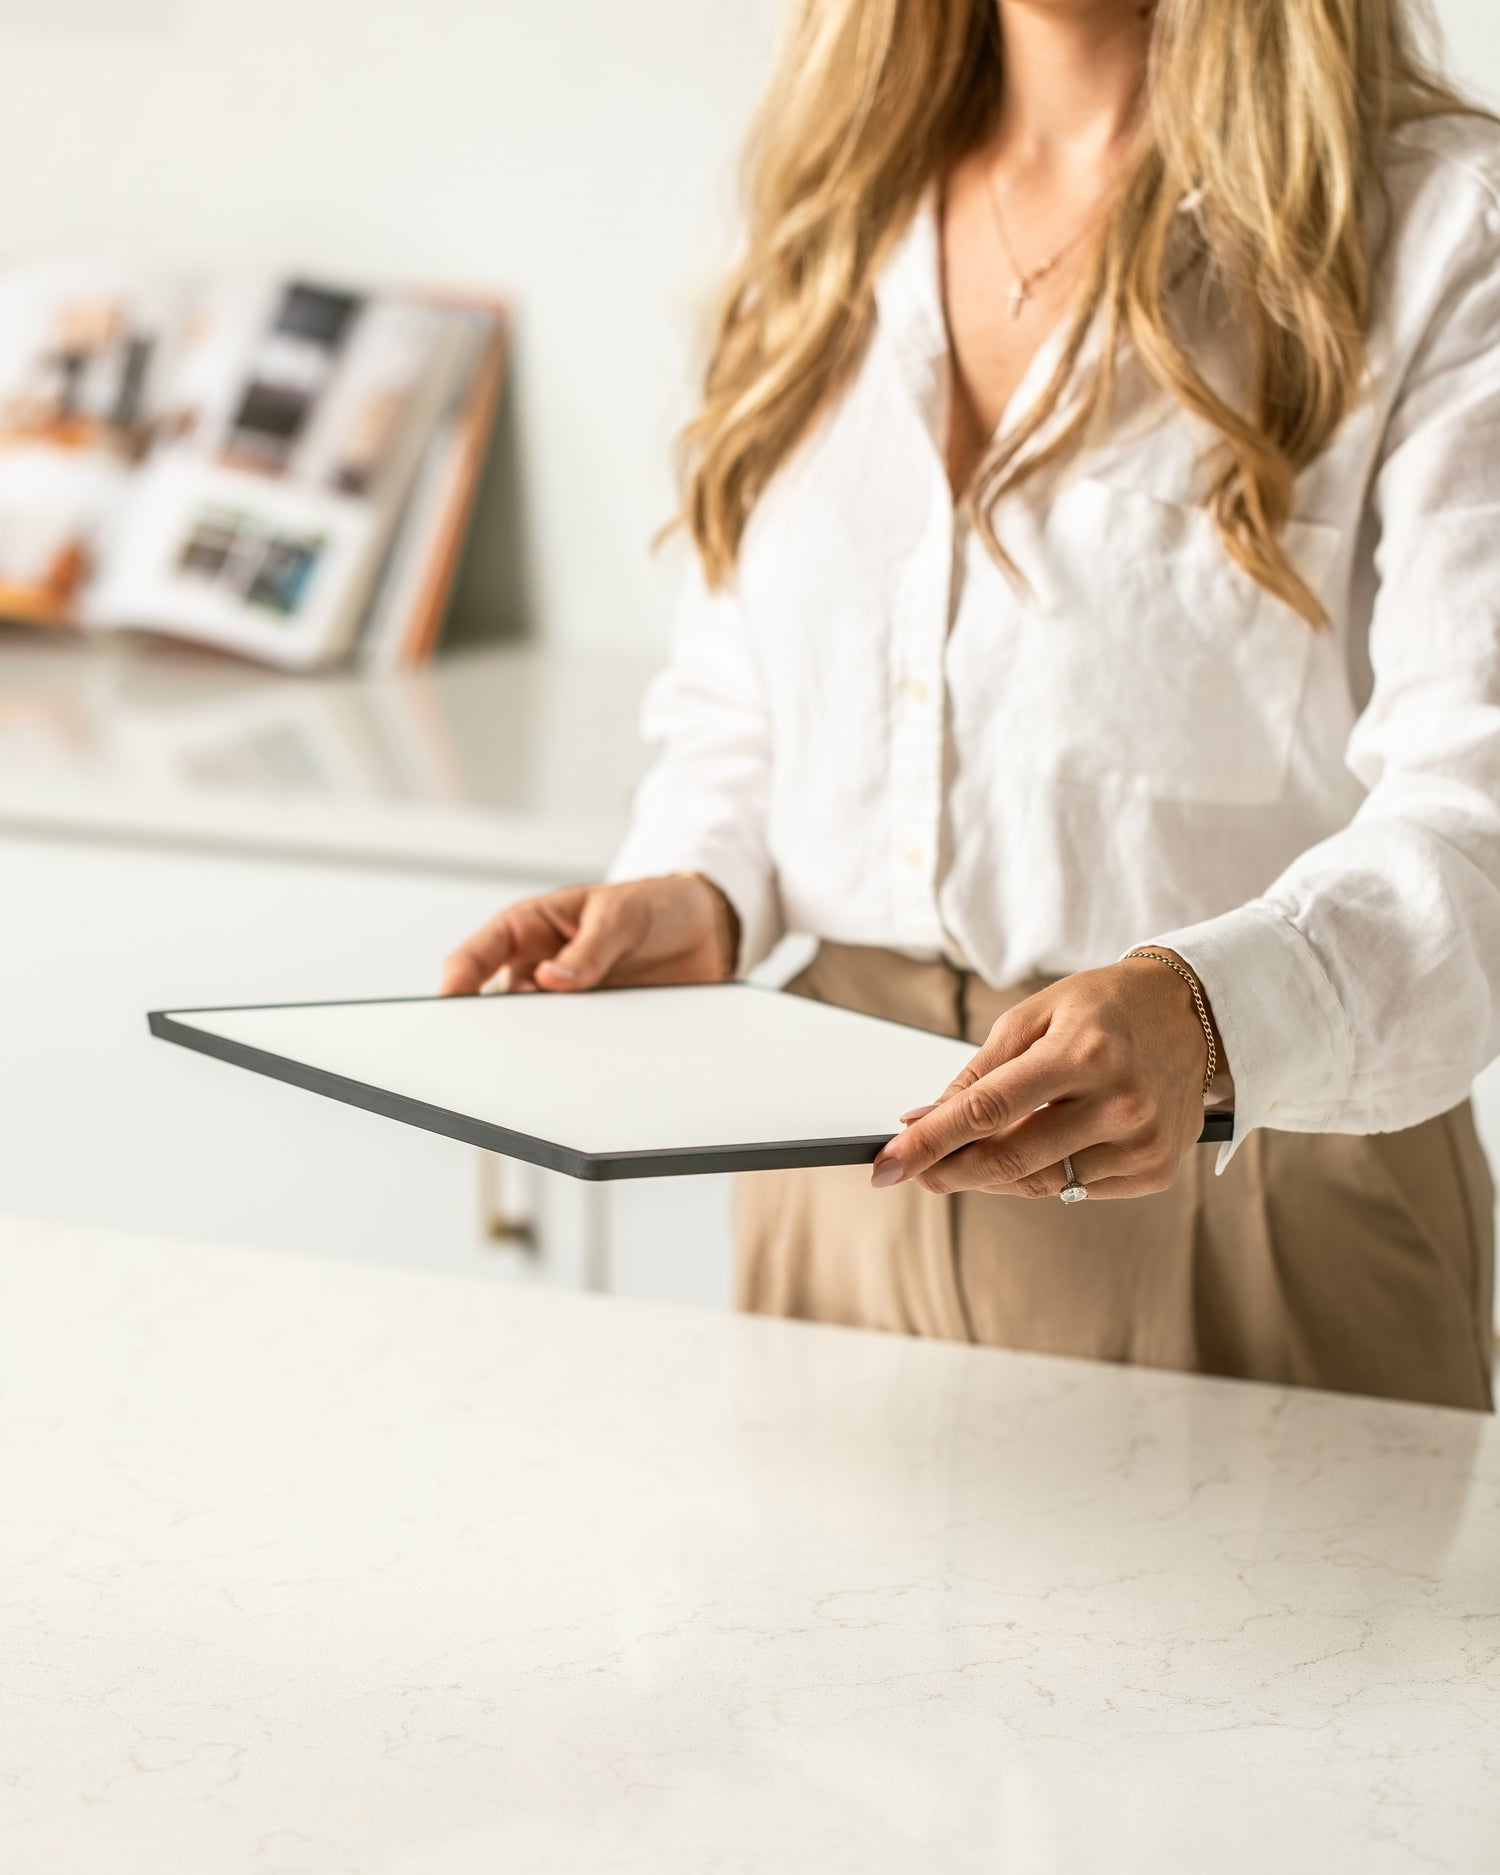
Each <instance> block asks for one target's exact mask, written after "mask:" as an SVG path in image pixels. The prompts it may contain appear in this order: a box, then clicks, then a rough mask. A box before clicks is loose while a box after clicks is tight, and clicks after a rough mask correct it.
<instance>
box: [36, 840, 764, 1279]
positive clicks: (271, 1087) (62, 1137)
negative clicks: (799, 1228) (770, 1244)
mask: <svg viewBox="0 0 1500 1875" xmlns="http://www.w3.org/2000/svg"><path fill="white" fill-rule="evenodd" d="M529 889H535V888H533V887H530V886H528V885H527V883H526V882H524V881H516V882H514V883H511V884H508V885H499V884H497V883H495V882H494V881H492V880H490V881H487V880H481V879H469V880H463V879H454V878H451V877H437V876H428V875H424V874H421V873H417V872H401V871H394V870H392V871H382V870H373V869H366V868H356V867H338V866H313V865H308V864H303V863H297V862H291V861H276V860H261V859H250V858H225V857H216V856H203V855H198V854H192V853H186V852H182V851H171V850H156V851H153V850H150V849H148V848H140V847H127V846H108V845H100V844H92V843H87V842H78V843H66V842H56V843H53V842H47V841H39V840H31V839H26V838H16V839H0V961H3V966H4V967H3V970H0V1051H3V1057H4V1067H3V1071H0V1212H3V1213H13V1214H18V1215H25V1216H37V1217H50V1218H63V1219H69V1220H73V1221H77V1222H82V1223H96V1224H104V1225H111V1226H115V1227H117V1228H125V1229H139V1230H143V1231H152V1232H157V1233H166V1234H170V1235H174V1236H182V1237H194V1238H199V1239H209V1240H218V1241H222V1242H230V1243H245V1244H255V1245H260V1246H264V1247H268V1248H276V1249H285V1250H290V1251H311V1250H314V1249H316V1250H320V1251H323V1252H325V1253H326V1252H328V1251H333V1252H335V1253H336V1254H339V1255H347V1256H350V1257H355V1258H359V1259H362V1260H367V1261H372V1262H384V1263H395V1264H408V1265H412V1264H417V1265H422V1266H425V1267H428V1268H432V1269H449V1270H468V1271H472V1270H485V1269H489V1270H494V1271H496V1272H497V1273H504V1274H509V1275H517V1276H536V1277H540V1278H541V1279H543V1280H548V1281H555V1282H561V1283H567V1284H570V1285H582V1284H584V1283H586V1282H588V1281H590V1280H591V1279H592V1280H596V1281H597V1280H600V1279H602V1280H603V1282H604V1283H605V1284H607V1286H609V1287H610V1288H612V1289H614V1290H616V1291H620V1292H624V1293H629V1294H643V1295H652V1296H657V1297H660V1298H661V1299H664V1300H672V1299H681V1300H690V1301H699V1302H711V1301H725V1300H727V1297H728V1289H729V1274H728V1270H729V1250H728V1225H727V1198H726V1189H725V1182H724V1181H722V1180H692V1181H677V1180H663V1181H652V1182H651V1183H650V1184H649V1185H647V1186H641V1187H636V1188H634V1189H631V1190H626V1189H625V1188H624V1187H621V1188H619V1189H618V1190H613V1189H612V1190H607V1191H606V1190H600V1189H597V1188H584V1187H579V1186H577V1185H575V1184H573V1182H572V1181H569V1180H563V1179H557V1178H553V1177H550V1176H547V1175H543V1174H530V1172H529V1169H525V1170H524V1171H522V1172H521V1173H520V1174H519V1175H518V1176H517V1177H516V1178H515V1186H516V1190H515V1191H512V1190H511V1189H508V1180H507V1175H506V1173H505V1170H504V1166H503V1163H502V1165H501V1167H500V1168H498V1169H499V1170H500V1173H501V1193H500V1195H501V1196H502V1198H503V1202H504V1203H506V1204H507V1205H512V1204H517V1203H530V1202H532V1201H533V1200H534V1201H535V1202H536V1204H537V1206H538V1211H539V1215H538V1219H537V1233H538V1248H537V1253H536V1254H529V1253H527V1252H526V1251H524V1250H518V1249H516V1248H513V1247H506V1246H504V1245H501V1244H497V1243H496V1242H495V1241H494V1240H493V1238H492V1237H491V1235H490V1233H489V1230H488V1228H487V1222H488V1220H487V1217H486V1210H487V1208H489V1207H490V1206H492V1205H493V1204H494V1201H495V1197H496V1193H495V1189H494V1180H493V1178H492V1177H481V1162H480V1158H479V1155H477V1154H476V1153H474V1152H473V1151H472V1150H471V1149H470V1148H468V1147H466V1146H462V1145H459V1144H458V1143H457V1142H455V1141H452V1140H446V1139H440V1138H438V1137H436V1136H435V1135H432V1134H429V1133H423V1132H420V1131H417V1130H415V1129H412V1128H408V1127H402V1126H398V1125H394V1124H392V1123H391V1122H389V1121H386V1120H381V1119H378V1118H376V1117H375V1116H373V1115H370V1114H364V1113H360V1112H357V1111H355V1110H354V1109H352V1108H347V1107H342V1106H340V1105H338V1104H337V1103H335V1102H332V1101H325V1100H318V1099H316V1098H315V1097H313V1096H311V1095H308V1094H306V1093H304V1092H302V1091H300V1090H298V1089H294V1088H289V1087H283V1086H281V1085H279V1084H278V1083H276V1082H273V1081H268V1080H266V1079H264V1078H262V1077H260V1076H253V1075H248V1074H242V1073H238V1072H236V1071H234V1070H233V1069H229V1068H226V1067H224V1066H223V1065H222V1064H220V1063H217V1062H213V1061H209V1060H206V1059H203V1058H201V1057H198V1056H195V1055H193V1054H191V1053H189V1052H187V1051H185V1050H182V1049H177V1048H172V1047H170V1046H168V1045H166V1044H164V1043H162V1042H159V1041H156V1040H153V1039H152V1038H151V1037H150V1036H149V1035H148V1033H147V1029H146V1019H145V1017H146V1011H147V1010H148V1009H152V1008H162V1007H173V1006H176V1007H190V1006H192V1005H194V1004H214V1003H234V1002H267V1001H278V1000H287V1001H292V1000H297V1001H315V1000H318V999H321V998H325V997H326V998H330V999H332V998H347V997H360V996H400V995H424V994H427V993H429V992H430V991H432V990H433V989H434V988H435V987H436V979H437V973H438V970H439V966H440V964H441V961H442V958H443V956H444V955H445V954H446V952H447V951H448V950H449V949H451V948H452V946H453V944H454V943H455V942H456V941H457V939H458V938H460V937H461V936H463V935H464V934H466V933H467V932H468V931H469V930H471V929H472V928H473V927H474V926H475V925H476V924H478V923H479V922H480V921H481V920H482V919H483V918H485V917H487V916H489V915H490V914H491V913H492V912H494V911H495V910H496V909H497V908H498V907H499V906H500V905H501V904H502V903H504V902H505V901H506V899H507V898H514V897H519V896H522V895H524V893H525V892H526V891H527V890H529ZM495 1169H496V1168H491V1170H492V1171H493V1170H495Z"/></svg>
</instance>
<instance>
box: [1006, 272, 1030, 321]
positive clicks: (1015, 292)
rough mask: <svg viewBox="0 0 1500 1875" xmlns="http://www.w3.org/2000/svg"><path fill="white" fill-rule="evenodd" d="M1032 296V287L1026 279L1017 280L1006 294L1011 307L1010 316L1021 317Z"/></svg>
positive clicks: (1013, 317)
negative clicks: (1029, 286) (1030, 287)
mask: <svg viewBox="0 0 1500 1875" xmlns="http://www.w3.org/2000/svg"><path fill="white" fill-rule="evenodd" d="M1030 297H1031V293H1030V289H1029V288H1028V286H1027V284H1026V282H1025V281H1024V280H1017V281H1016V282H1015V283H1014V285H1013V286H1012V287H1011V288H1010V290H1009V291H1008V292H1007V293H1006V295H1005V298H1006V301H1007V303H1008V304H1009V307H1010V316H1011V318H1012V319H1019V318H1020V316H1021V314H1022V313H1023V312H1024V311H1025V310H1026V302H1027V300H1028V299H1030Z"/></svg>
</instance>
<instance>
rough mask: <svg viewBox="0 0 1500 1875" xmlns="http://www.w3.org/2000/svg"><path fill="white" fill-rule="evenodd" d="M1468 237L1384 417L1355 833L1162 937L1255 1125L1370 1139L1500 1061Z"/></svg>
mask: <svg viewBox="0 0 1500 1875" xmlns="http://www.w3.org/2000/svg"><path fill="white" fill-rule="evenodd" d="M1460 210H1462V211H1463V213H1464V215H1465V217H1466V219H1465V222H1464V230H1463V236H1464V238H1463V239H1462V240H1461V241H1458V242H1456V243H1455V247H1454V250H1453V263H1452V270H1451V272H1450V274H1449V276H1448V278H1447V279H1446V280H1444V281H1442V282H1440V283H1439V288H1438V292H1437V297H1436V302H1435V305H1434V309H1433V313H1432V317H1431V319H1430V321H1429V323H1428V325H1427V327H1426V329H1425V330H1424V332H1423V334H1422V336H1421V339H1420V341H1419V342H1418V343H1417V344H1416V345H1415V347H1414V350H1413V354H1412V359H1411V363H1410V365H1409V367H1408V369H1407V371H1406V373H1405V375H1404V380H1403V383H1402V387H1401V391H1400V393H1399V395H1398V397H1397V398H1396V400H1395V402H1394V405H1393V408H1392V411H1391V414H1390V417H1389V418H1388V421H1387V424H1386V428H1385V434H1384V438H1383V442H1382V448H1381V454H1380V458H1379V461H1378V464H1377V467H1376V474H1375V480H1374V488H1373V496H1372V504H1373V508H1374V514H1375V518H1376V520H1377V521H1378V523H1379V527H1380V543H1379V546H1378V548H1377V551H1376V559H1375V564H1376V571H1377V574H1378V578H1379V587H1378V591H1377V594H1376V598H1375V603H1374V608H1373V612H1372V616H1371V623H1370V641H1369V648H1370V667H1371V671H1372V686H1371V691H1370V696H1369V699H1368V701H1367V703H1366V704H1365V707H1364V709H1363V711H1362V712H1361V714H1360V716H1359V718H1358V720H1357V721H1356V722H1355V724H1354V726H1353V730H1352V733H1351V735H1350V737H1349V741H1348V745H1347V749H1346V753H1345V761H1346V764H1347V766H1348V768H1349V770H1350V771H1351V773H1353V774H1354V775H1355V776H1356V777H1357V779H1358V780H1359V781H1360V782H1361V783H1362V784H1363V786H1364V787H1365V789H1366V790H1367V792H1366V794H1365V798H1364V800H1363V802H1362V803H1361V805H1360V807H1359V810H1358V812H1357V813H1356V814H1355V815H1354V817H1353V819H1352V820H1351V821H1350V823H1349V824H1348V826H1346V827H1344V828H1343V829H1341V830H1340V831H1338V832H1337V833H1334V834H1332V835H1330V837H1328V838H1327V839H1325V840H1323V841H1321V842H1320V843H1319V844H1317V845H1316V846H1313V847H1311V848H1309V850H1308V851H1307V852H1305V853H1303V854H1301V855H1300V856H1299V857H1298V858H1297V859H1295V860H1294V861H1293V862H1292V863H1291V864H1290V865H1289V866H1288V867H1287V868H1286V870H1285V871H1284V872H1283V873H1282V874H1281V876H1280V877H1279V878H1278V879H1276V880H1275V881H1274V882H1272V883H1271V884H1269V885H1268V886H1267V887H1266V889H1265V890H1264V892H1263V893H1262V894H1261V895H1260V897H1259V898H1257V899H1255V900H1253V901H1251V902H1250V903H1249V904H1246V905H1244V906H1242V907H1240V908H1239V909H1237V910H1234V911H1231V912H1229V913H1227V914H1225V915H1224V916H1222V917H1218V918H1212V919H1209V920H1207V921H1206V922H1204V923H1202V924H1198V925H1194V926H1191V927H1190V928H1188V929H1186V930H1181V931H1177V932H1168V933H1162V934H1160V935H1158V936H1156V937H1153V938H1152V939H1151V940H1150V941H1151V942H1152V943H1153V944H1157V945H1162V946H1166V947H1170V948H1171V949H1173V950H1176V951H1177V952H1179V953H1180V954H1181V956H1182V957H1183V958H1184V959H1185V960H1186V961H1187V963H1188V964H1189V965H1190V966H1191V967H1192V968H1193V969H1194V970H1196V971H1197V972H1198V974H1199V976H1200V978H1201V979H1202V982H1203V987H1204V990H1205V992H1206V993H1207V995H1208V997H1209V1000H1210V1002H1211V1004H1212V1006H1213V1011H1214V1016H1215V1019H1216V1020H1217V1022H1218V1024H1219V1028H1220V1032H1221V1034H1222V1035H1223V1039H1224V1050H1225V1054H1226V1056H1227V1058H1228V1065H1229V1069H1230V1072H1231V1073H1232V1075H1233V1077H1234V1087H1235V1113H1236V1120H1235V1132H1234V1140H1233V1141H1232V1142H1231V1144H1230V1146H1229V1148H1228V1149H1227V1150H1226V1152H1225V1153H1224V1154H1222V1155H1221V1169H1222V1165H1223V1163H1225V1162H1227V1159H1228V1157H1229V1156H1230V1154H1231V1153H1232V1152H1233V1150H1234V1147H1235V1146H1236V1145H1238V1143H1239V1142H1240V1141H1241V1140H1242V1139H1243V1138H1244V1137H1245V1136H1246V1135H1247V1134H1248V1133H1249V1132H1250V1131H1251V1130H1252V1129H1253V1128H1254V1127H1256V1126H1261V1125H1269V1126H1275V1127H1281V1128H1284V1129H1286V1130H1289V1131H1299V1132H1310V1131H1317V1132H1349V1133H1383V1132H1393V1131H1396V1130H1398V1129H1401V1128H1405V1127H1410V1126H1415V1125H1418V1124H1420V1123H1421V1122H1422V1121H1424V1120H1427V1119H1430V1118H1432V1117H1433V1116H1435V1115H1436V1114H1439V1113H1442V1112H1444V1111H1446V1110H1447V1109H1448V1108H1450V1107H1453V1106H1455V1105H1457V1104H1458V1102H1459V1101H1461V1100H1462V1099H1464V1097H1465V1096H1466V1095H1467V1093H1468V1091H1469V1088H1470V1086H1471V1085H1472V1083H1473V1080H1474V1077H1475V1075H1476V1074H1478V1072H1479V1071H1480V1070H1481V1069H1482V1068H1483V1067H1484V1066H1485V1065H1486V1063H1488V1062H1489V1061H1491V1060H1493V1059H1494V1057H1495V1055H1496V1053H1497V1051H1500V550H1497V542H1500V343H1497V336H1500V207H1497V204H1496V202H1495V200H1494V198H1493V197H1492V196H1491V195H1489V194H1488V193H1486V194H1485V195H1484V196H1483V198H1482V200H1480V201H1478V202H1476V201H1475V200H1474V199H1473V198H1472V197H1469V198H1465V199H1460V200H1459V201H1458V202H1457V203H1456V204H1455V207H1454V212H1455V213H1457V212H1459V211H1460Z"/></svg>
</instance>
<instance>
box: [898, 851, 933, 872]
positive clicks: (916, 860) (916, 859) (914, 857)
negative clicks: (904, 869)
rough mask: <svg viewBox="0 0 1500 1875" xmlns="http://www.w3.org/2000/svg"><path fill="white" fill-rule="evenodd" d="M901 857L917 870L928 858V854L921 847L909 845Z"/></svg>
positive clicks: (913, 869) (914, 870)
mask: <svg viewBox="0 0 1500 1875" xmlns="http://www.w3.org/2000/svg"><path fill="white" fill-rule="evenodd" d="M901 857H902V858H903V859H904V860H905V861H906V863H907V865H908V866H910V867H911V869H912V871H913V872H916V871H918V869H919V868H920V867H921V865H922V863H923V861H924V860H925V859H926V858H927V855H926V854H925V853H924V852H923V851H922V849H921V847H919V846H909V847H907V849H906V851H905V852H904V853H903V854H902V855H901Z"/></svg>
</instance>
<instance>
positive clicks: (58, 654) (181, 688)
mask: <svg viewBox="0 0 1500 1875" xmlns="http://www.w3.org/2000/svg"><path fill="white" fill-rule="evenodd" d="M651 670H652V660H651V659H649V658H642V657H640V656H636V655H630V654H624V653H614V652H603V651H592V650H562V649H559V650H543V649H540V648H537V647H530V646H512V647H504V648H498V649H492V650H475V651H467V652H457V653H454V654H453V655H451V656H445V657H440V658H438V659H437V660H436V661H435V662H434V663H433V664H431V665H429V666H427V667H426V668H424V669H422V670H418V671H411V672H403V673H399V674H395V675H391V676H385V677H359V676H347V675H332V676H325V677H288V676H285V675H282V674H280V673H276V672H270V671H264V670H259V669H257V668H255V667H254V666H251V665H247V664H242V663H239V662H236V661H234V660H232V659H229V658H226V657H220V656H216V655H213V654H211V653H208V652H201V651H194V650H192V649H190V648H187V647H172V646H168V645H163V644H159V643H153V642H148V641H143V640H137V639H133V638H128V637H125V636H123V635H119V634H105V635H104V636H102V637H100V638H99V639H98V640H96V641H93V642H87V641H82V640H79V639H77V638H73V637H66V638H64V637H59V636H54V635H52V634H49V633H46V632H42V631H38V630H26V629H23V628H19V627H0V831H8V832H20V833H38V834H45V835H49V836H59V835H61V836H69V837H77V838H86V839H106V840H111V841H126V842H130V841H137V842H144V843H149V844H166V845H183V846H189V847H196V848H207V849H211V850H214V851H220V852H250V853H263V854H277V855H291V856H294V857H308V858H316V859H323V860H327V859H333V860H336V861H344V862H348V863H353V864H366V865H380V866H398V867H414V868H422V869H427V870H433V871H440V872H446V873H456V874H462V875H477V876H482V877H520V878H527V879H538V880H543V881H545V880H554V879H574V878H592V877H597V876H598V875H599V874H600V873H601V872H602V871H603V870H604V868H605V867H606V866H607V865H608V863H609V860H610V859H611V857H612V856H613V853H614V850H615V848H616V847H617V846H618V844H619V842H620V840H621V838H622V837H623V834H624V830H625V824H626V820H627V817H628V813H629V805H630V796H631V792H632V790H633V788H634V786H635V783H636V781H637V779H638V778H639V776H640V774H641V772H642V769H643V768H644V765H645V761H646V751H645V750H644V748H643V747H642V746H641V744H640V742H639V738H638V735H637V717H638V713H639V705H640V697H641V693H642V691H643V689H644V688H645V685H646V682H647V680H648V678H649V676H650V674H651Z"/></svg>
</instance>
